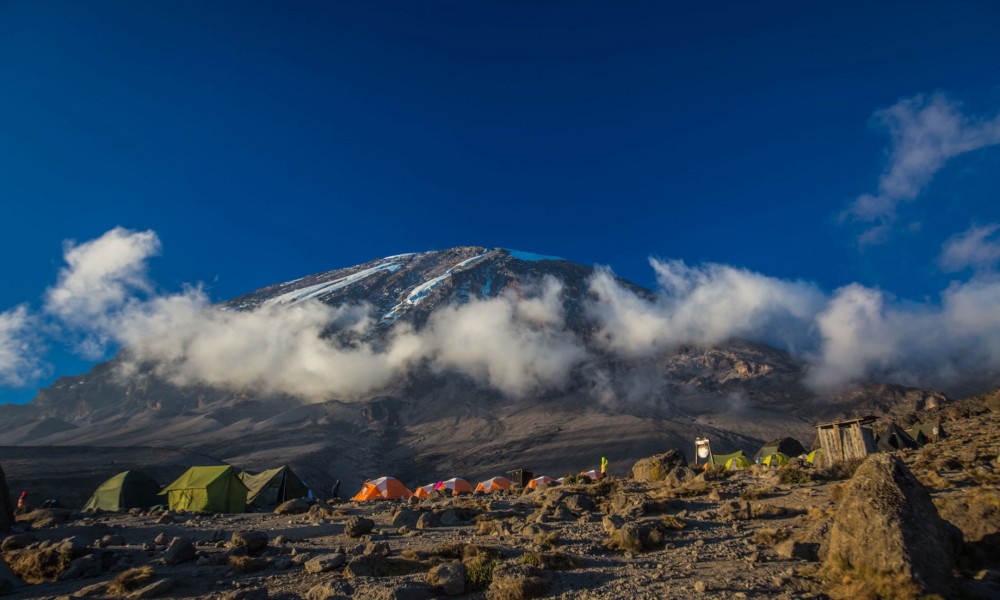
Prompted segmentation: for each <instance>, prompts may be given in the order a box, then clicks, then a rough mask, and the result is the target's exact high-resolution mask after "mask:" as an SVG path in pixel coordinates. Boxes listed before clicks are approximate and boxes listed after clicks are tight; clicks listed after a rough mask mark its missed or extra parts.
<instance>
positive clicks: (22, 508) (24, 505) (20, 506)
mask: <svg viewBox="0 0 1000 600" xmlns="http://www.w3.org/2000/svg"><path fill="white" fill-rule="evenodd" d="M26 512H28V492H27V491H24V490H22V491H21V497H20V498H18V499H17V514H19V515H22V514H24V513H26Z"/></svg>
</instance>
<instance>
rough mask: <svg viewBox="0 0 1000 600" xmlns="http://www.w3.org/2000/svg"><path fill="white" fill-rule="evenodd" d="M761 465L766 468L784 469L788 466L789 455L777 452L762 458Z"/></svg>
mask: <svg viewBox="0 0 1000 600" xmlns="http://www.w3.org/2000/svg"><path fill="white" fill-rule="evenodd" d="M760 464H762V465H764V466H765V467H783V466H785V465H787V464H788V455H787V454H785V453H784V452H775V453H774V454H768V455H766V456H762V457H761V458H760Z"/></svg>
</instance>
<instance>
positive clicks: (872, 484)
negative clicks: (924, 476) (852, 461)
mask: <svg viewBox="0 0 1000 600" xmlns="http://www.w3.org/2000/svg"><path fill="white" fill-rule="evenodd" d="M960 540H961V533H960V532H958V530H957V529H955V527H954V526H953V525H951V524H950V523H948V522H947V521H945V520H944V519H942V518H941V517H940V516H939V515H938V512H937V509H936V508H935V507H934V503H933V502H932V501H931V498H930V495H929V494H928V493H927V490H926V489H924V487H923V486H922V485H921V484H920V482H919V481H917V478H916V477H914V476H913V473H911V472H910V470H909V469H908V468H907V467H906V465H905V464H904V463H903V461H902V460H900V459H899V458H898V457H897V456H894V455H892V454H874V455H872V456H870V457H869V458H868V459H867V460H865V462H864V463H862V465H861V466H860V467H858V470H857V471H856V472H855V473H854V477H852V478H851V479H850V481H848V482H847V483H846V484H845V486H844V489H843V493H842V496H841V501H840V506H839V507H838V508H837V513H836V516H835V517H834V521H833V527H832V528H831V530H830V544H829V549H828V551H827V556H826V569H827V570H828V572H830V573H832V574H837V573H843V574H846V575H848V576H850V577H852V578H859V579H866V578H879V577H881V578H891V577H896V578H900V577H901V578H903V579H905V580H910V581H912V582H913V583H914V584H916V585H917V586H919V587H921V588H923V589H925V590H927V591H929V592H935V593H945V594H947V593H948V590H949V587H950V584H951V577H952V570H953V569H954V567H955V547H956V545H957V544H958V543H960Z"/></svg>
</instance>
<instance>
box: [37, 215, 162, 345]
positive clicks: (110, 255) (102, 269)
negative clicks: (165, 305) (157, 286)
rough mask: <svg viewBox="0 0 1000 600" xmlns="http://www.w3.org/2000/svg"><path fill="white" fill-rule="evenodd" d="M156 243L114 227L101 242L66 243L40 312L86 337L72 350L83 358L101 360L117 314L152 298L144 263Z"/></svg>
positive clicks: (145, 234)
mask: <svg viewBox="0 0 1000 600" xmlns="http://www.w3.org/2000/svg"><path fill="white" fill-rule="evenodd" d="M159 251H160V240H159V238H158V237H157V236H156V234H155V233H154V232H152V231H130V230H128V229H124V228H122V227H115V228H114V229H112V230H110V231H108V232H107V233H105V234H104V235H102V236H101V237H99V238H97V239H94V240H91V241H89V242H84V243H82V244H79V245H77V244H76V243H74V242H73V241H67V242H66V243H65V247H64V253H63V255H64V259H65V260H66V266H65V267H64V268H62V269H61V270H60V271H59V279H58V281H57V283H56V285H55V286H54V287H52V288H49V290H48V291H47V293H46V297H45V312H46V313H48V314H50V315H52V316H54V317H56V318H57V319H59V320H60V321H61V322H62V323H64V324H65V325H67V326H69V327H70V328H76V329H80V330H84V331H87V332H88V335H87V336H86V337H84V338H83V339H82V340H79V341H78V350H79V351H80V352H81V353H82V354H83V355H84V356H87V357H88V358H92V359H96V358H99V357H100V356H101V355H103V353H104V351H105V348H106V346H107V344H108V343H109V341H110V340H109V339H108V337H107V334H108V333H109V332H110V331H112V330H113V329H114V327H115V325H114V321H115V320H116V319H117V318H118V314H117V313H118V311H120V310H122V309H124V308H125V307H126V306H128V305H129V304H131V303H134V302H136V301H137V295H138V294H148V293H150V292H152V284H151V283H150V281H149V279H148V278H147V275H146V260H147V259H148V258H149V257H151V256H154V255H156V254H158V253H159Z"/></svg>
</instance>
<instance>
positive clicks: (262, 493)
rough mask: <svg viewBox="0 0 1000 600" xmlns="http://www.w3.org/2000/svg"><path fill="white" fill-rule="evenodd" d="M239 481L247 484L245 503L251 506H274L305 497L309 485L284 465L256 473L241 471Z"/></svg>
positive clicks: (307, 493)
mask: <svg viewBox="0 0 1000 600" xmlns="http://www.w3.org/2000/svg"><path fill="white" fill-rule="evenodd" d="M240 481H242V482H243V484H244V485H246V486H247V489H248V490H249V491H248V492H247V504H248V505H250V507H252V508H275V507H276V506H278V505H279V504H281V503H282V502H285V501H286V500H293V499H295V498H305V497H307V496H308V495H309V486H307V485H306V484H305V483H303V482H302V480H301V479H299V476H298V475H296V474H295V472H294V471H292V469H291V467H289V466H288V465H285V466H283V467H278V468H277V469H269V470H267V471H263V472H261V473H258V474H256V475H254V474H252V473H250V472H248V471H243V472H242V473H240Z"/></svg>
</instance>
